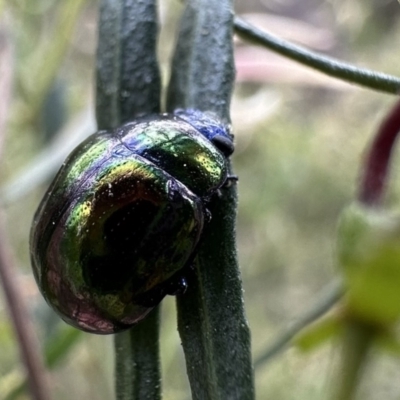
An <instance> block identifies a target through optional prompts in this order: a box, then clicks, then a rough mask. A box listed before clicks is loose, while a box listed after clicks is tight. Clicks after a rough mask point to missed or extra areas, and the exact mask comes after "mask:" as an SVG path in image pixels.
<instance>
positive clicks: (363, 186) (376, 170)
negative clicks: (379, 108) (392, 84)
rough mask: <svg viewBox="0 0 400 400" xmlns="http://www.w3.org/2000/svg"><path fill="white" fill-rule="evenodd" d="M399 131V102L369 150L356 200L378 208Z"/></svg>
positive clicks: (383, 123)
mask: <svg viewBox="0 0 400 400" xmlns="http://www.w3.org/2000/svg"><path fill="white" fill-rule="evenodd" d="M399 131H400V100H399V101H398V102H397V103H396V105H395V106H394V107H393V109H392V110H391V111H390V112H389V114H388V115H387V116H386V118H385V119H384V120H383V122H382V124H381V126H380V127H379V129H378V132H377V133H376V136H375V139H374V141H373V142H372V145H371V147H370V149H369V152H368V154H367V157H366V159H365V162H364V168H363V170H362V172H361V174H362V176H361V181H360V186H359V193H358V200H359V201H360V202H361V203H362V204H365V205H369V206H379V205H380V204H381V203H382V199H383V196H384V194H385V188H386V183H387V180H388V172H389V163H390V157H391V155H392V150H393V145H394V143H395V141H396V139H397V135H398V133H399Z"/></svg>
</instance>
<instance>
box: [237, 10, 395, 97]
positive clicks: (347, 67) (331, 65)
mask: <svg viewBox="0 0 400 400" xmlns="http://www.w3.org/2000/svg"><path fill="white" fill-rule="evenodd" d="M234 26H235V32H236V33H237V34H238V35H239V36H240V37H241V38H242V39H244V40H247V41H249V42H251V43H254V44H257V45H260V46H263V47H267V48H268V49H270V50H273V51H275V52H276V53H279V54H281V55H283V56H285V57H287V58H290V59H292V60H294V61H298V62H299V63H301V64H304V65H307V66H308V67H311V68H314V69H316V70H318V71H320V72H323V73H324V74H327V75H329V76H332V77H335V78H338V79H341V80H343V81H346V82H349V83H354V84H356V85H360V86H363V87H366V88H369V89H373V90H378V91H381V92H386V93H391V94H399V92H400V78H398V77H395V76H392V75H387V74H384V73H382V72H377V71H372V70H368V69H364V68H358V67H356V66H354V65H351V64H347V63H344V62H342V61H338V60H335V59H333V58H330V57H327V56H324V55H321V54H318V53H315V52H312V51H310V50H307V49H305V48H304V47H301V46H298V45H295V44H293V43H290V42H288V41H286V40H283V39H280V38H278V37H277V36H274V35H272V34H270V33H267V32H264V31H262V30H260V29H258V28H256V27H254V26H252V25H250V24H249V23H247V22H245V21H243V20H242V19H241V18H238V17H236V18H235V25H234Z"/></svg>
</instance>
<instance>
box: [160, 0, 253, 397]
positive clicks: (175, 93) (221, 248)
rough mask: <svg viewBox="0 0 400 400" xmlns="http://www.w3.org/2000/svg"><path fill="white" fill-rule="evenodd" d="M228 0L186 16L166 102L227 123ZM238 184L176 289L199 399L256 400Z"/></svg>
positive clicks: (218, 203)
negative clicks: (240, 256)
mask: <svg viewBox="0 0 400 400" xmlns="http://www.w3.org/2000/svg"><path fill="white" fill-rule="evenodd" d="M232 23H233V13H232V3H231V1H230V0H193V1H190V2H188V3H187V6H186V9H185V12H184V14H183V16H182V19H181V26H180V32H179V36H178V43H177V46H176V50H175V54H174V59H173V64H172V75H171V81H170V84H169V88H168V89H169V90H168V100H167V109H168V110H170V111H172V110H174V109H175V108H178V107H182V108H196V109H199V110H204V111H213V112H214V113H216V114H217V115H218V116H219V117H220V118H221V119H222V120H223V121H225V122H226V123H229V121H230V116H229V105H230V98H231V93H232V87H233V79H234V64H233V46H232ZM236 189H237V188H236V184H233V185H231V186H230V187H225V188H223V189H221V192H220V193H219V194H220V196H215V198H214V199H213V201H212V202H211V204H209V205H208V207H209V210H210V212H211V215H212V220H211V223H210V225H209V226H208V227H207V229H206V231H205V232H204V241H203V242H202V244H201V247H200V249H199V254H198V256H197V258H196V260H195V271H194V272H193V274H192V276H190V277H189V280H188V281H189V288H188V291H187V293H186V294H185V295H183V296H180V297H178V302H177V303H178V327H179V333H180V336H181V339H182V345H183V349H184V352H185V358H186V365H187V372H188V375H189V381H190V385H191V390H192V396H193V399H196V400H202V399H212V400H225V399H230V400H239V399H240V400H252V399H253V398H254V384H253V370H252V365H251V355H250V332H249V328H248V325H247V321H246V317H245V313H244V306H243V293H242V283H241V278H240V272H239V267H238V261H237V254H236V243H235V219H236V208H237V190H236Z"/></svg>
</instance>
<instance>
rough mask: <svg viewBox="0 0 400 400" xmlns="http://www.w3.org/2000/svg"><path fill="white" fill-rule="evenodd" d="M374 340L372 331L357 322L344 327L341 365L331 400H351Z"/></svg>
mask: <svg viewBox="0 0 400 400" xmlns="http://www.w3.org/2000/svg"><path fill="white" fill-rule="evenodd" d="M373 338H374V331H373V330H372V329H371V328H370V327H368V326H365V325H363V324H361V323H359V322H356V321H355V322H352V321H350V322H348V323H347V325H346V326H345V332H344V338H343V347H342V354H341V363H340V365H339V369H338V377H337V379H335V381H334V384H335V387H334V388H333V397H332V400H353V399H354V398H355V396H356V391H357V388H358V384H359V382H360V379H361V375H362V372H363V369H364V368H365V366H366V362H367V357H368V354H369V350H370V348H371V344H372V341H373Z"/></svg>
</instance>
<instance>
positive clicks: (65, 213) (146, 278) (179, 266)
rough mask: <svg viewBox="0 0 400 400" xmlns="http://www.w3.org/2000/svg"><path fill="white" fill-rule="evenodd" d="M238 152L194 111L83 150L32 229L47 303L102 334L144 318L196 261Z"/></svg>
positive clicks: (126, 128) (221, 130)
mask: <svg viewBox="0 0 400 400" xmlns="http://www.w3.org/2000/svg"><path fill="white" fill-rule="evenodd" d="M199 121H200V122H199ZM207 121H208V130H207ZM196 124H197V126H196ZM199 124H200V125H201V128H200V129H199V126H200V125H199ZM201 129H203V130H201ZM232 150H233V147H232V138H231V136H230V134H229V132H228V131H227V130H226V128H225V127H224V126H223V125H222V124H221V123H220V122H219V121H218V120H216V119H215V118H214V117H212V116H208V115H207V114H204V113H200V112H198V111H194V110H186V111H185V110H179V111H177V113H176V114H175V115H168V114H163V115H159V116H150V117H145V118H141V119H138V120H135V121H133V122H130V123H127V124H126V125H123V126H122V127H120V128H117V129H115V130H113V131H111V132H106V131H104V132H98V133H96V134H94V135H92V136H90V137H89V138H88V139H87V140H86V141H84V142H83V143H82V144H81V145H79V146H78V147H77V148H76V149H75V150H74V151H73V152H72V153H71V155H70V156H69V157H68V158H67V160H66V161H65V162H64V164H63V166H62V167H61V169H60V171H59V172H58V174H57V176H56V177H55V179H54V181H53V183H52V184H51V186H50V188H49V190H48V191H47V193H46V194H45V196H44V199H43V201H42V203H41V204H40V206H39V208H38V210H37V212H36V214H35V218H34V222H33V226H32V231H31V240H30V248H31V260H32V266H33V272H34V275H35V278H36V280H37V282H38V285H39V288H40V290H41V292H42V294H43V295H44V297H45V299H46V300H47V302H48V303H49V304H50V305H51V306H52V307H53V308H54V309H55V310H56V311H57V312H58V313H59V314H60V315H61V317H62V318H63V319H64V320H65V321H66V322H68V323H70V324H71V325H73V326H75V327H77V328H80V329H83V330H85V331H89V332H93V333H101V334H106V333H115V332H118V331H121V330H124V329H127V328H129V327H131V326H132V325H134V324H135V323H137V322H138V321H140V320H141V319H142V318H144V317H145V316H146V314H147V313H148V312H149V311H151V309H152V308H153V307H154V306H155V305H157V304H158V303H159V302H160V301H161V300H162V298H163V297H164V296H165V295H166V294H169V293H170V292H171V290H172V289H171V287H173V286H174V285H173V283H174V282H175V281H177V282H179V280H180V279H181V277H182V274H183V272H184V268H185V267H187V266H188V263H190V261H191V259H192V258H193V255H194V254H195V251H196V248H197V245H198V243H199V240H200V238H201V236H202V233H203V229H204V224H205V222H206V219H207V215H208V211H207V202H208V200H209V199H210V198H211V196H212V195H213V194H214V193H215V192H216V191H217V190H218V189H219V188H221V187H222V186H223V185H224V183H225V181H226V179H227V174H228V166H227V155H228V154H229V153H230V152H231V151H232ZM172 291H173V290H172Z"/></svg>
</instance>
